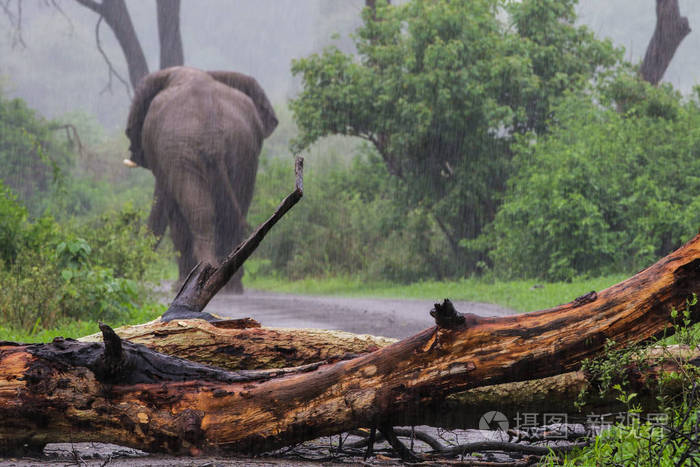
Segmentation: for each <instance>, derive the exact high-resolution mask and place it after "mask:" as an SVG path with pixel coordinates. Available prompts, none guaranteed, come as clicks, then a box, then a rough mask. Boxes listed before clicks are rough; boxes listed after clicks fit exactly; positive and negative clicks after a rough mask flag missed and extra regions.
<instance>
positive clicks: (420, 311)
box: [204, 290, 514, 339]
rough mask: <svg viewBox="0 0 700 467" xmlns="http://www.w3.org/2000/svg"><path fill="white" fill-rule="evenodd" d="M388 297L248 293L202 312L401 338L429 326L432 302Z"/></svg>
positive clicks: (488, 312)
mask: <svg viewBox="0 0 700 467" xmlns="http://www.w3.org/2000/svg"><path fill="white" fill-rule="evenodd" d="M443 298H444V297H435V300H434V301H431V300H401V299H390V298H345V297H319V296H308V295H292V294H280V293H273V292H259V291H253V290H249V291H246V293H244V294H243V295H219V296H217V297H215V298H214V299H213V300H212V301H211V302H210V303H209V305H207V308H206V309H205V310H204V311H207V312H209V313H214V314H216V315H220V316H226V317H230V318H245V317H250V318H253V319H256V320H257V321H259V322H260V323H261V324H262V325H263V326H271V327H285V328H319V329H339V330H342V331H348V332H353V333H357V334H372V335H375V336H385V337H395V338H398V339H402V338H404V337H408V336H412V335H413V334H416V333H418V332H420V331H422V330H423V329H425V328H427V327H430V326H433V325H434V324H435V321H434V320H433V318H432V317H431V316H430V314H429V312H430V310H431V309H432V308H433V303H435V301H442V299H443ZM453 303H454V306H455V308H456V309H457V311H459V312H461V313H474V314H477V315H480V316H505V315H508V314H513V313H514V311H512V310H509V309H507V308H503V307H500V306H498V305H492V304H488V303H475V302H464V301H455V302H453Z"/></svg>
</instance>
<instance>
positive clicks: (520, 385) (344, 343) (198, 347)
mask: <svg viewBox="0 0 700 467" xmlns="http://www.w3.org/2000/svg"><path fill="white" fill-rule="evenodd" d="M115 332H116V333H117V334H118V335H119V337H121V338H122V339H125V340H128V341H129V342H131V343H134V344H142V345H145V346H146V347H148V348H150V349H152V350H154V351H156V352H160V353H164V354H167V355H172V356H176V357H180V358H184V359H186V360H190V361H194V362H198V363H203V364H207V365H213V366H216V367H219V368H223V369H228V370H255V369H274V368H284V367H298V366H302V365H309V364H313V363H317V362H321V361H325V362H327V363H328V362H333V361H339V360H347V359H348V358H349V357H351V356H358V355H359V354H364V353H370V352H373V351H375V350H378V349H379V348H382V347H386V346H388V345H390V344H392V343H394V342H396V339H389V338H384V337H377V336H369V335H358V334H352V333H348V332H343V331H328V330H321V329H282V328H265V327H261V326H260V324H259V323H258V322H256V321H255V320H252V319H250V318H246V319H236V320H227V321H218V322H207V321H204V320H196V319H188V320H176V321H170V322H162V321H159V320H157V321H153V322H151V323H146V324H141V325H135V326H124V327H121V328H118V329H115ZM79 340H80V341H83V342H101V341H102V335H101V334H93V335H91V336H86V337H83V338H81V339H79ZM642 357H644V358H643V359H642ZM640 359H641V360H640V361H635V362H634V363H633V364H630V365H628V366H626V367H624V368H621V370H622V371H621V373H620V374H619V375H617V376H618V378H619V381H620V382H621V381H623V380H625V381H627V383H628V388H629V390H630V391H633V392H635V393H637V398H636V399H635V402H636V403H638V404H640V406H641V409H642V410H643V411H644V412H655V411H657V410H658V401H657V399H656V396H657V395H658V394H657V392H656V391H655V390H654V389H656V388H654V386H653V385H650V384H649V383H650V381H654V380H657V379H658V377H659V375H661V374H668V373H671V372H674V371H679V370H680V366H681V364H691V365H695V366H700V349H685V348H682V347H679V346H672V347H668V348H653V349H648V350H646V351H645V352H644V353H643V354H642V356H640ZM596 385H597V382H596V381H595V380H593V381H592V380H591V376H590V375H588V374H586V373H585V372H583V371H580V370H579V371H573V372H569V373H564V374H560V375H554V376H550V377H546V378H540V379H533V380H530V381H520V382H514V383H504V384H497V385H492V386H482V387H477V388H474V389H470V390H467V391H463V392H459V393H456V394H451V395H450V396H448V397H447V398H446V399H445V400H444V401H440V400H438V401H435V403H434V404H432V405H431V406H430V408H429V409H428V408H427V407H426V410H425V413H426V417H425V418H424V419H423V420H422V423H425V424H428V425H432V426H439V427H442V428H463V429H466V428H478V427H479V423H480V419H481V416H482V415H484V414H485V413H487V412H489V411H494V410H495V411H498V412H500V413H502V414H504V415H505V416H506V417H507V418H508V420H511V421H514V420H516V419H517V418H518V417H520V414H523V413H538V414H545V413H560V414H567V416H568V417H570V421H573V420H575V419H577V420H581V419H583V420H585V419H586V416H587V414H589V413H596V414H603V413H613V412H622V411H624V410H626V407H625V405H624V404H622V403H621V402H620V401H619V400H618V399H617V397H616V396H617V395H616V394H613V393H610V394H605V395H604V396H599V395H598V392H597V389H596ZM582 391H586V392H587V393H588V394H587V396H586V398H585V399H583V400H579V397H578V396H579V394H580V393H581V392H582ZM577 402H578V404H577ZM581 404H583V407H581Z"/></svg>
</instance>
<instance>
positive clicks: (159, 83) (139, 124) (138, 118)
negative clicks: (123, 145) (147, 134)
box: [126, 68, 173, 168]
mask: <svg viewBox="0 0 700 467" xmlns="http://www.w3.org/2000/svg"><path fill="white" fill-rule="evenodd" d="M172 71H173V69H172V68H166V69H164V70H159V71H156V72H154V73H151V74H150V75H146V76H144V77H143V78H142V79H141V81H140V82H139V84H138V86H136V91H135V92H134V99H133V101H132V102H131V109H130V110H129V118H128V119H127V121H126V136H127V137H128V138H129V143H130V146H129V151H131V160H132V161H133V162H135V163H137V164H138V165H140V166H141V167H145V168H149V167H148V163H147V162H146V159H145V157H144V154H143V147H142V146H141V130H142V129H143V121H144V120H145V119H146V114H147V113H148V107H149V106H150V105H151V101H152V100H153V98H154V97H156V95H157V94H158V93H159V92H160V91H162V90H163V89H164V88H165V87H166V86H167V84H168V79H169V78H170V75H171V74H172Z"/></svg>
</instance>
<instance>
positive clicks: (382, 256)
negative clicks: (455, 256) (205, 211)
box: [248, 150, 452, 281]
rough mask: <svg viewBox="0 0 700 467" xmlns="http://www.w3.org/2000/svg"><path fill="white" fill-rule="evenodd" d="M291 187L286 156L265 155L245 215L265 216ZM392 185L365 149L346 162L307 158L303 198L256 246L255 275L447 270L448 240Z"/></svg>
mask: <svg viewBox="0 0 700 467" xmlns="http://www.w3.org/2000/svg"><path fill="white" fill-rule="evenodd" d="M292 186H293V179H292V171H291V163H290V161H288V160H281V159H263V161H262V163H261V167H260V170H259V172H258V180H257V182H256V193H255V196H254V198H253V205H252V206H251V210H250V214H249V216H248V219H249V222H250V223H251V224H252V225H256V224H258V223H260V222H262V221H263V220H264V219H266V218H267V217H269V215H270V213H272V212H273V211H274V209H275V208H276V207H277V204H278V203H279V201H280V200H281V199H282V197H283V196H285V195H286V193H287V192H288V191H289V190H290V187H292ZM397 189H398V188H397V187H396V186H395V183H393V181H392V180H390V179H388V177H387V175H386V168H385V167H384V165H383V164H382V163H381V161H380V160H379V159H378V157H377V156H376V155H375V154H374V153H373V152H372V151H370V150H367V151H366V152H365V153H364V154H362V155H360V156H358V157H357V158H355V159H354V160H353V161H352V163H351V164H350V166H348V167H345V166H343V165H342V164H337V163H333V162H331V163H328V164H326V165H321V166H316V167H314V166H311V165H310V164H307V167H306V169H305V174H304V199H303V201H302V202H301V203H299V204H298V205H297V206H295V208H294V210H293V211H292V212H291V213H290V214H289V215H287V216H285V217H284V218H283V219H282V220H281V221H280V222H279V223H278V224H277V225H276V226H275V228H274V229H273V230H272V231H271V232H270V234H269V235H268V237H267V238H266V239H265V242H263V244H262V245H260V247H259V248H258V250H257V251H256V253H255V258H257V259H258V260H263V261H259V262H258V263H256V264H255V266H254V267H253V272H254V273H255V274H256V275H269V274H277V275H281V276H284V277H288V278H291V279H300V278H302V277H307V276H310V277H321V276H329V275H348V274H351V275H352V274H360V275H362V276H363V277H365V278H368V279H370V278H371V279H373V280H376V279H379V278H385V279H390V280H397V281H411V280H413V281H415V280H418V279H421V278H428V277H435V278H437V277H444V276H445V275H447V274H449V273H451V272H452V271H450V270H449V269H446V267H447V266H449V264H450V262H449V261H448V258H447V257H446V253H445V252H446V251H448V247H447V245H446V244H445V242H444V240H443V237H442V236H441V235H440V234H439V232H438V230H437V226H436V225H435V223H434V221H432V219H431V218H430V217H429V216H428V215H427V213H426V212H425V210H423V209H421V208H410V207H407V206H405V205H402V204H401V203H399V202H397V200H396V199H397V198H396V196H395V193H396V191H397Z"/></svg>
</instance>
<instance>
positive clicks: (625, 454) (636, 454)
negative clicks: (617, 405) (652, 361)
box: [543, 295, 700, 466]
mask: <svg viewBox="0 0 700 467" xmlns="http://www.w3.org/2000/svg"><path fill="white" fill-rule="evenodd" d="M696 305H697V297H696V296H695V295H693V296H692V297H691V298H690V299H688V300H687V301H686V303H685V306H684V307H683V309H682V310H680V311H678V310H676V309H673V310H672V311H671V314H670V320H671V323H672V329H673V332H674V336H677V340H679V341H680V342H682V343H683V344H684V345H687V347H686V348H687V349H694V348H698V346H699V345H700V333H698V332H697V330H698V329H697V328H695V329H694V330H693V329H691V328H689V327H688V326H689V325H690V323H691V320H690V314H691V310H692V309H693V307H695V306H696ZM670 343H672V341H670V340H669V339H668V338H666V339H664V340H662V341H661V342H657V343H654V345H653V346H652V347H646V348H644V347H641V346H640V345H633V346H631V347H629V348H627V349H616V348H615V347H616V346H615V343H614V342H612V341H608V342H606V346H605V351H604V353H603V354H602V355H601V356H600V357H599V358H596V359H593V360H586V361H585V362H584V363H583V365H582V370H583V371H584V372H586V374H587V375H588V380H589V382H591V383H592V384H591V387H589V389H588V390H587V391H584V392H583V393H582V394H581V395H580V397H579V402H582V401H583V400H584V399H585V398H587V393H588V392H590V391H591V389H593V388H594V387H595V388H597V390H598V392H599V394H600V396H601V397H602V396H604V395H605V394H609V393H610V392H612V391H614V393H615V394H617V399H618V400H619V401H620V402H622V403H623V404H625V405H626V406H627V409H628V414H630V413H631V414H633V417H628V418H629V419H630V421H631V423H628V424H625V425H622V424H618V425H614V426H612V427H611V428H609V429H606V430H605V431H603V432H602V433H600V435H599V436H597V437H596V439H595V442H594V443H593V444H592V445H590V446H588V447H586V448H583V449H581V450H579V451H577V452H573V453H572V454H569V455H566V456H565V457H564V459H560V458H558V457H557V456H556V455H550V456H548V458H547V459H546V460H545V462H544V463H543V464H544V465H669V466H672V465H694V463H693V461H695V463H697V462H698V461H700V450H699V449H698V447H700V445H699V444H698V434H700V432H699V430H700V420H699V419H698V416H699V415H700V411H698V407H700V387H699V386H698V381H700V369H698V367H697V366H696V363H693V362H690V361H688V358H687V357H683V356H682V355H681V354H678V353H672V352H667V351H666V350H667V349H668V347H667V345H668V344H670ZM675 347H677V346H675ZM675 350H679V349H678V348H676V349H675ZM648 351H651V352H648ZM649 353H651V354H652V355H656V356H657V357H656V358H658V359H669V360H673V361H674V362H673V363H674V364H675V367H676V368H678V371H673V372H668V371H666V372H661V373H660V374H659V375H658V377H656V378H647V379H645V380H644V386H645V387H642V388H639V389H640V390H641V391H643V392H651V393H653V394H656V400H657V403H658V407H659V408H658V411H657V412H656V413H654V414H647V415H648V417H647V418H648V419H647V420H645V417H644V416H643V414H642V411H641V408H640V407H639V406H635V403H636V399H637V396H638V394H637V393H635V392H630V390H629V388H628V384H627V382H626V380H625V379H624V378H625V376H624V375H626V374H627V371H628V369H629V368H630V367H632V366H634V367H635V368H636V369H635V371H638V372H639V373H641V374H648V373H649V367H648V365H649V363H648V360H647V358H648V355H649ZM621 375H623V376H622V379H621ZM652 415H653V416H654V418H655V420H652V419H649V418H651V417H650V416H652Z"/></svg>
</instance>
